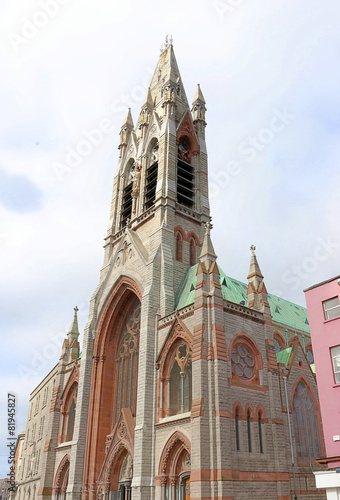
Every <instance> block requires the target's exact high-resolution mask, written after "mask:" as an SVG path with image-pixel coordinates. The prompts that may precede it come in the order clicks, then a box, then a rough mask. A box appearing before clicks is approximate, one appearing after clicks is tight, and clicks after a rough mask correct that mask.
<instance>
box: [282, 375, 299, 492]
mask: <svg viewBox="0 0 340 500" xmlns="http://www.w3.org/2000/svg"><path fill="white" fill-rule="evenodd" d="M283 383H284V386H285V395H286V406H287V417H288V429H289V441H290V453H291V455H292V467H293V482H294V500H297V492H296V477H295V460H294V450H293V438H292V428H291V426H290V413H289V404H288V393H287V377H286V375H283Z"/></svg>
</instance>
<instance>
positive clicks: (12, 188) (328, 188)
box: [0, 0, 340, 477]
mask: <svg viewBox="0 0 340 500" xmlns="http://www.w3.org/2000/svg"><path fill="white" fill-rule="evenodd" d="M339 21H340V4H339V0H326V1H325V2H320V1H319V0H318V1H316V0H300V1H299V2H296V1H295V0H275V1H273V0H259V1H258V2H256V3H255V2H254V1H251V0H188V1H186V2H183V1H178V0H173V1H172V2H170V3H169V2H168V3H166V4H165V3H164V4H162V3H160V2H157V1H155V0H149V1H147V2H145V1H137V0H130V1H129V0H124V2H123V1H122V0H121V1H119V2H118V1H117V0H99V1H97V2H92V1H90V0H37V1H36V0H16V1H15V2H13V1H11V0H0V27H1V41H0V43H1V46H0V58H1V78H0V109H1V114H0V132H1V133H0V256H1V260H0V266H1V271H0V272H1V281H2V286H1V290H0V294H1V295H0V301H1V302H0V303H1V309H2V311H1V323H2V328H1V337H2V338H1V340H2V349H1V353H2V355H1V363H0V385H1V388H2V389H1V408H2V409H1V414H0V415H1V426H0V428H1V430H2V433H1V435H0V454H1V457H0V458H1V461H0V477H3V476H5V475H6V474H7V473H8V465H7V450H6V438H7V433H6V428H7V424H6V413H5V411H6V407H7V392H15V393H16V394H17V397H18V408H17V410H18V415H17V424H18V425H17V431H18V432H20V431H22V430H24V429H25V426H26V417H27V409H28V399H29V394H30V392H31V391H32V390H33V389H34V387H35V386H36V385H37V383H38V382H39V381H40V380H41V379H42V378H43V377H44V376H45V375H46V374H47V373H48V371H49V370H50V369H51V368H52V367H53V365H54V364H55V363H56V362H57V360H58V358H59V355H60V348H61V344H62V338H63V337H64V336H65V335H66V332H67V330H68V327H69V325H70V323H71V320H72V315H73V307H74V306H75V305H78V307H79V309H80V311H79V324H80V328H81V330H83V328H84V326H85V323H86V320H87V314H88V302H89V299H90V297H91V295H92V293H93V291H94V289H95V287H96V286H97V283H98V278H99V270H100V267H101V265H102V259H103V249H102V246H103V238H104V237H105V234H106V228H107V223H108V215H109V208H110V198H111V190H112V182H113V176H114V173H115V170H116V166H117V159H118V150H117V146H118V141H119V137H118V134H119V130H120V125H121V123H122V120H123V118H124V115H125V113H126V111H127V108H128V107H129V106H130V107H131V108H132V114H133V118H134V122H135V123H136V121H137V117H138V114H139V110H140V106H141V104H142V101H143V99H144V95H145V92H146V90H147V86H148V83H149V81H150V80H151V76H152V73H153V70H154V68H155V66H156V63H157V60H158V56H159V53H160V46H161V44H162V43H164V37H165V35H166V34H167V33H170V34H172V36H173V40H174V50H175V54H176V58H177V62H178V64H179V69H180V72H181V76H182V80H183V83H184V86H185V89H186V93H187V96H188V99H189V103H191V102H192V99H193V96H194V93H195V89H196V85H197V83H200V84H201V88H202V91H203V94H204V96H205V99H206V102H207V109H208V111H207V115H206V116H207V122H208V125H207V129H206V137H207V147H208V154H209V172H210V173H209V176H210V189H211V199H210V202H211V215H212V218H213V224H214V229H213V231H212V238H213V243H214V246H215V251H216V253H217V255H218V262H219V264H220V266H221V267H222V268H223V270H224V271H225V272H226V273H227V274H228V275H229V276H232V277H234V278H237V279H239V280H242V281H246V277H247V274H248V269H249V261H250V250H249V247H250V245H251V244H255V245H256V247H257V251H256V253H257V257H258V260H259V263H260V267H261V270H262V273H263V274H264V277H265V283H266V286H267V289H268V291H269V292H272V293H275V294H277V295H280V296H282V297H284V298H286V299H287V300H291V301H293V302H297V303H298V304H301V305H305V302H304V294H303V289H305V288H306V287H308V286H310V285H312V284H315V283H318V282H320V281H322V280H324V279H327V278H329V277H332V276H336V275H338V274H340V271H339V258H338V256H339V248H340V235H339V230H338V228H339V185H340V183H339V180H340V179H339V175H340V172H339V157H340V141H339V130H340V114H339V113H340V92H339V76H340V64H339V55H340V45H339V39H340V30H339ZM104 123H105V124H106V125H105V130H104V129H103V127H104V125H103V124H104ZM100 127H101V128H102V129H103V132H102V138H99V139H97V144H96V145H93V147H92V148H91V150H90V151H86V152H85V151H83V154H82V155H81V156H78V157H75V156H74V151H76V150H77V148H78V149H79V148H80V149H81V141H83V140H84V139H85V138H86V135H88V134H89V133H91V131H93V130H94V129H98V128H100ZM72 155H73V156H72ZM72 158H73V159H72ZM38 353H40V355H41V356H40V357H39V356H38ZM41 353H43V354H41Z"/></svg>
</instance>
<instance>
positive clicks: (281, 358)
mask: <svg viewBox="0 0 340 500" xmlns="http://www.w3.org/2000/svg"><path fill="white" fill-rule="evenodd" d="M292 350H293V348H292V347H288V348H287V349H283V350H282V351H279V352H277V353H276V359H277V362H278V363H283V364H284V365H285V366H287V365H288V361H289V358H290V355H291V352H292Z"/></svg>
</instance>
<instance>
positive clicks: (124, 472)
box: [118, 453, 133, 500]
mask: <svg viewBox="0 0 340 500" xmlns="http://www.w3.org/2000/svg"><path fill="white" fill-rule="evenodd" d="M132 476H133V466H132V458H131V455H130V453H127V454H126V455H125V458H124V460H123V463H122V466H121V469H120V473H119V481H118V493H119V495H118V499H119V500H131V482H132Z"/></svg>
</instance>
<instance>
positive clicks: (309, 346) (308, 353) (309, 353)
mask: <svg viewBox="0 0 340 500" xmlns="http://www.w3.org/2000/svg"><path fill="white" fill-rule="evenodd" d="M306 356H307V359H308V361H309V362H310V364H313V363H314V356H313V349H312V344H307V346H306Z"/></svg>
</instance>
